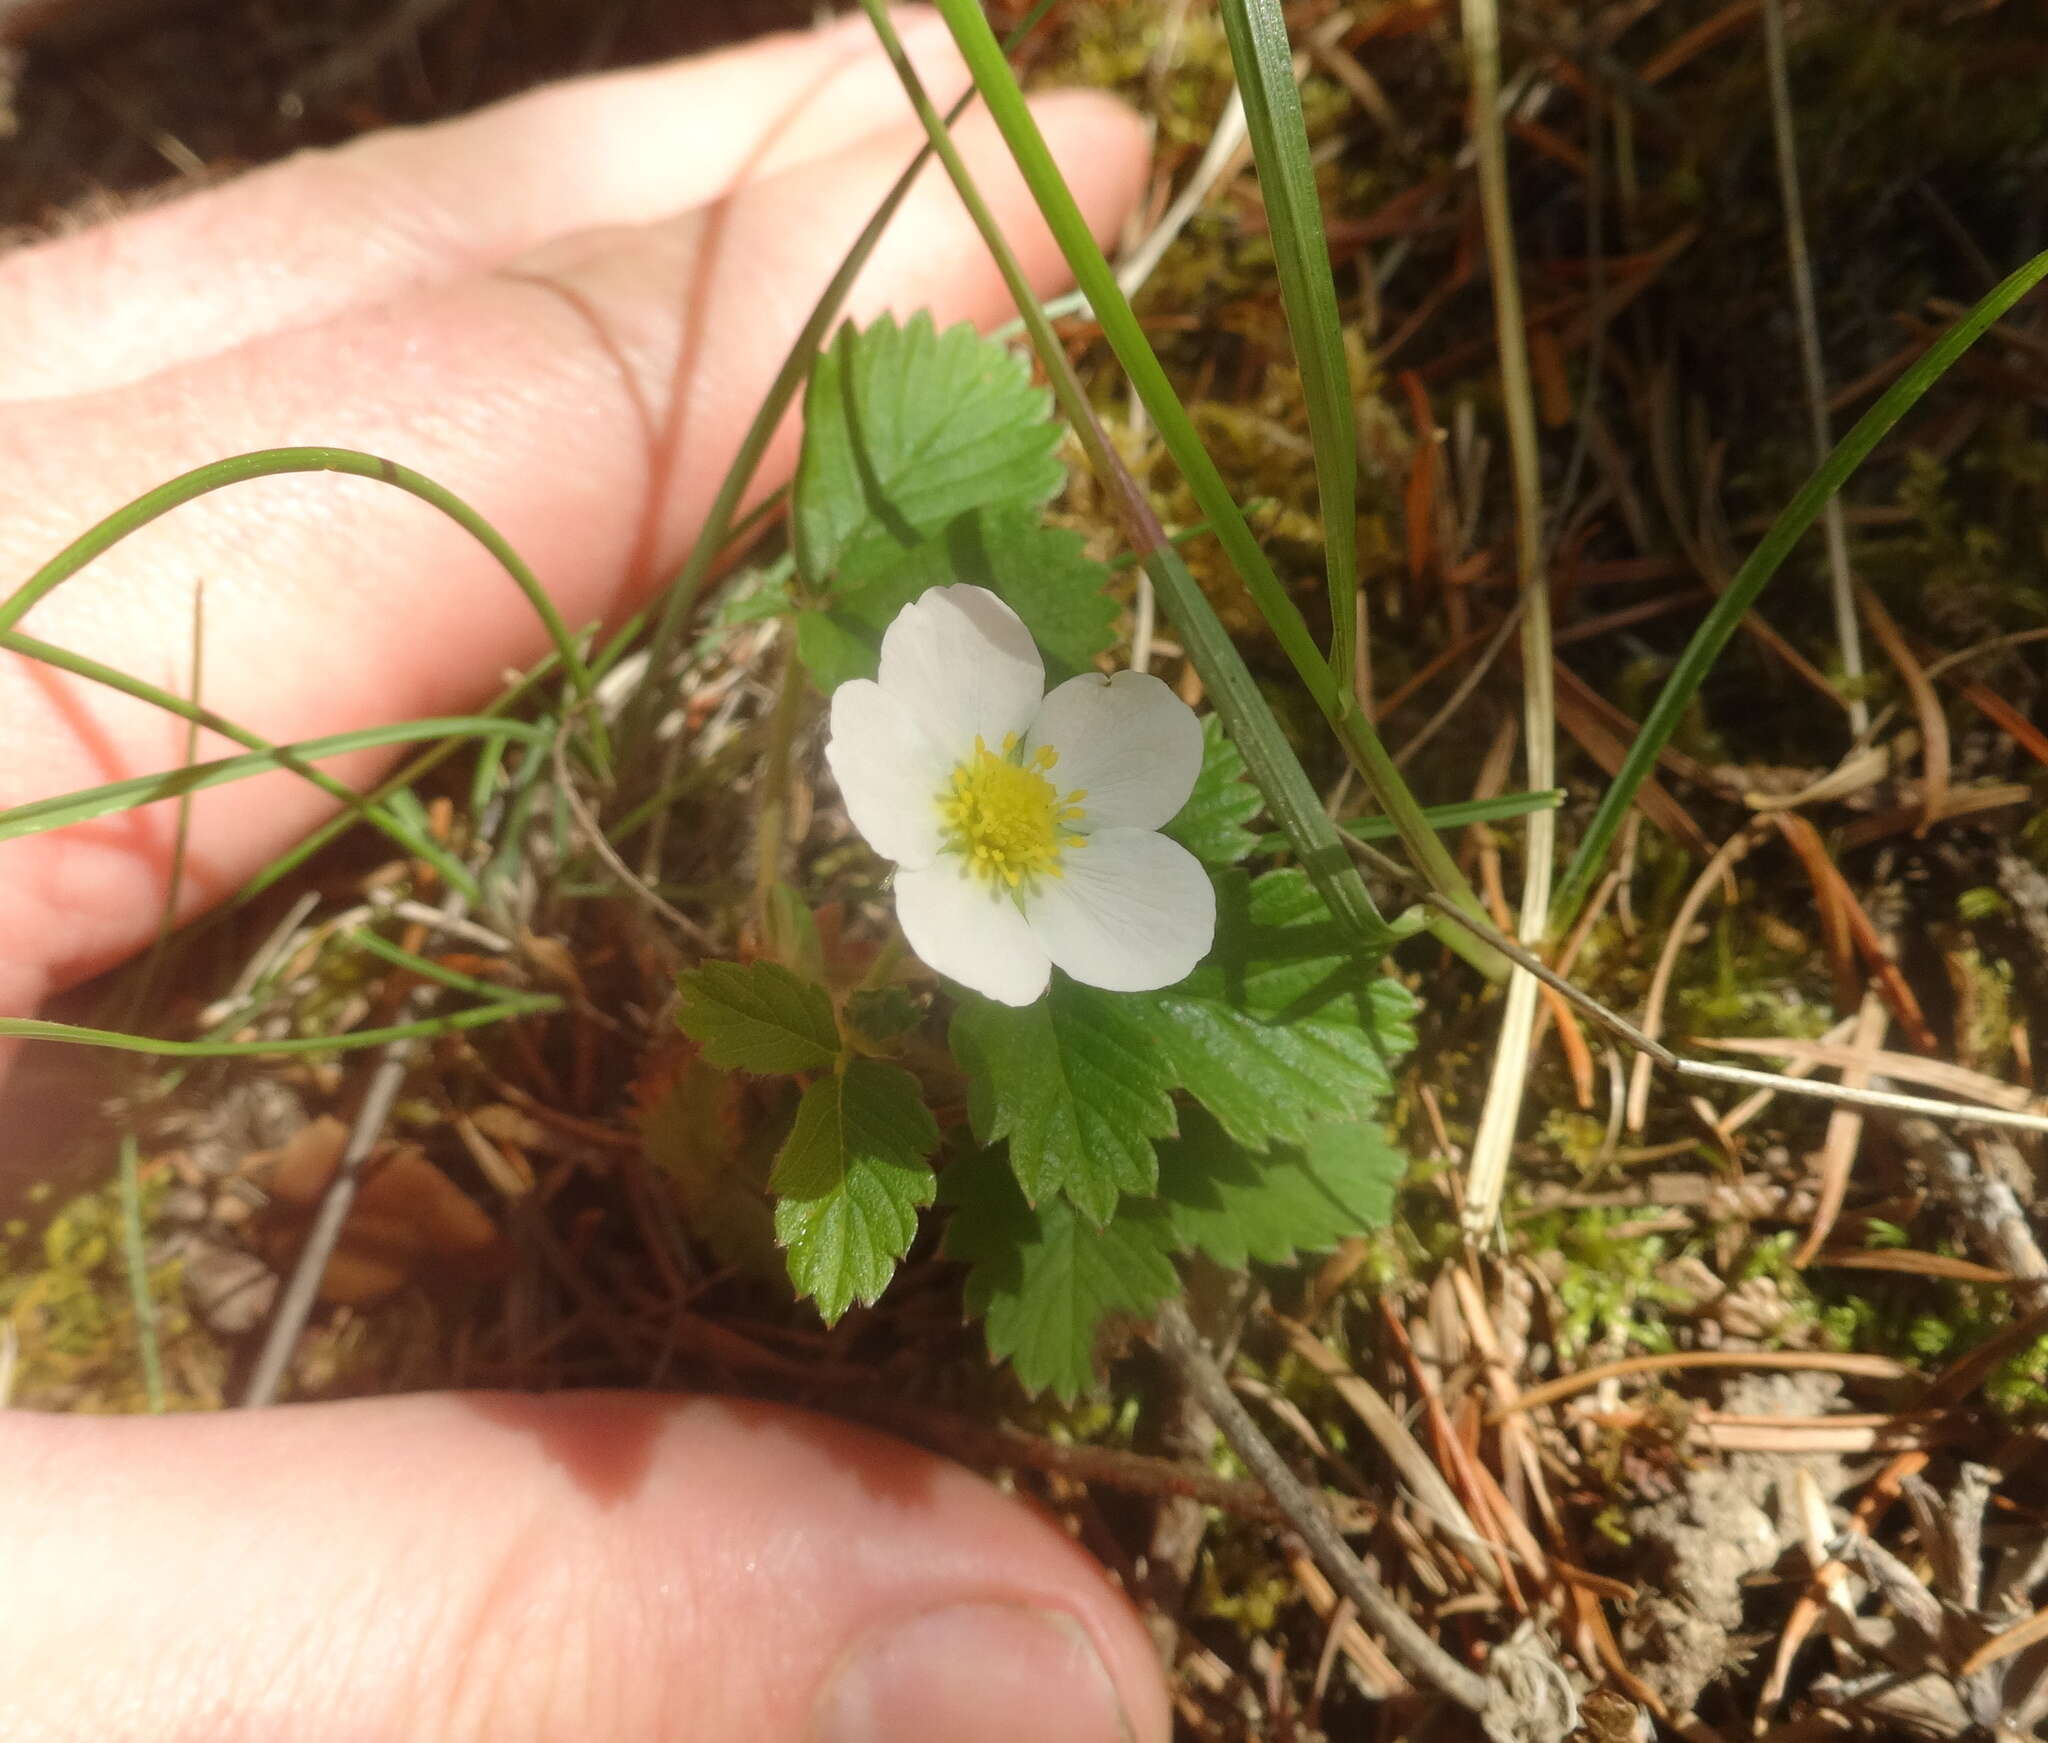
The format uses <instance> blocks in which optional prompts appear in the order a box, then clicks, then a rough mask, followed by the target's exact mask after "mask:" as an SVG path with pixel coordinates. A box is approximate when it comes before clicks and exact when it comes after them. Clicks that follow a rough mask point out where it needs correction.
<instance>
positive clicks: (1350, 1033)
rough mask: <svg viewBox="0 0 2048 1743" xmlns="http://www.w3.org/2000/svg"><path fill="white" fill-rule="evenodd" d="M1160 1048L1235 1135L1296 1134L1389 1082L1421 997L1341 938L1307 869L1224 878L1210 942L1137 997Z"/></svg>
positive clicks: (1269, 1137) (1291, 1137) (1257, 1139)
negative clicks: (1171, 977)
mask: <svg viewBox="0 0 2048 1743" xmlns="http://www.w3.org/2000/svg"><path fill="white" fill-rule="evenodd" d="M1132 1002H1133V1003H1134V1004H1136V1003H1140V1002H1142V1003H1143V1005H1144V1006H1145V1007H1146V1014H1145V1017H1144V1019H1143V1021H1144V1024H1145V1027H1146V1028H1147V1029H1148V1030H1149V1032H1150V1034H1151V1037H1152V1045H1153V1046H1154V1047H1155V1048H1156V1049H1157V1050H1158V1054H1159V1056H1160V1058H1161V1059H1162V1060H1163V1061H1164V1062H1165V1064H1166V1066H1167V1068H1168V1069H1169V1070H1171V1071H1172V1072H1173V1074H1174V1081H1175V1082H1177V1083H1181V1084H1184V1085H1185V1086H1186V1087H1187V1089H1188V1090H1189V1092H1190V1093H1191V1094H1193V1095H1194V1097H1195V1098H1196V1099H1197V1100H1198V1101H1200V1102H1201V1103H1202V1104H1203V1106H1205V1107H1206V1108H1208V1110H1209V1111H1210V1112H1211V1113H1213V1114H1214V1115H1215V1116H1216V1117H1217V1119H1218V1120H1220V1121H1221V1122H1222V1124H1223V1127H1224V1130H1226V1131H1227V1132H1229V1134H1230V1135H1231V1136H1232V1137H1233V1138H1235V1139H1237V1141H1238V1142H1239V1143H1241V1144H1249V1145H1252V1146H1253V1147H1254V1148H1263V1147H1264V1146H1265V1145H1267V1144H1269V1143H1272V1142H1274V1141H1275V1140H1280V1141H1283V1142H1288V1143H1301V1142H1303V1141H1304V1140H1306V1139H1307V1137H1308V1135H1309V1133H1310V1131H1311V1129H1312V1128H1313V1127H1314V1125H1315V1123H1316V1122H1317V1121H1318V1120H1331V1119H1344V1118H1354V1117H1356V1115H1357V1114H1358V1112H1359V1110H1361V1109H1363V1108H1365V1107H1368V1106H1370V1105H1371V1104H1372V1103H1373V1102H1374V1101H1375V1100H1376V1099H1377V1098H1378V1097H1380V1096H1382V1095H1384V1094H1386V1092H1387V1091H1388V1090H1389V1089H1390V1088H1391V1087H1392V1085H1393V1077H1392V1073H1391V1070H1390V1067H1391V1065H1392V1062H1393V1060H1394V1059H1395V1058H1396V1057H1397V1056H1398V1055H1399V1054H1401V1053H1404V1052H1406V1051H1407V1050H1408V1048H1410V1047H1412V1046H1413V1045H1414V1044H1415V1034H1414V1029H1413V1027H1412V1019H1413V1016H1414V1008H1415V1001H1414V999H1413V998H1412V997H1410V995H1409V993H1408V991H1407V989H1406V988H1404V987H1403V986H1402V985H1401V984H1400V983H1399V982H1398V981H1394V980H1389V979H1387V978H1385V977H1384V976H1382V975H1380V974H1379V973H1378V972H1377V969H1376V967H1375V965H1374V964H1373V963H1372V962H1370V961H1368V960H1366V959H1365V958H1364V957H1362V956H1358V955H1355V954H1353V953H1351V952H1350V951H1349V950H1348V949H1347V947H1346V935H1345V933H1344V932H1343V930H1342V928H1340V926H1339V925H1338V923H1337V921H1336V920H1335V919H1334V918H1332V916H1331V914H1330V911H1329V909H1328V908H1327V907H1325V906H1324V904H1323V899H1322V897H1321V896H1320V895H1318V894H1317V893H1316V890H1315V888H1314V886H1313V885H1311V884H1310V883H1309V881H1308V878H1307V877H1306V876H1305V875H1304V874H1303V873H1301V872H1299V871H1293V870H1290V871H1277V872H1269V873H1268V874H1267V875H1266V876H1264V877H1262V878H1260V879H1259V880H1258V881H1257V882H1253V881H1251V880H1250V879H1249V878H1247V877H1246V876H1245V874H1244V873H1243V872H1241V871H1230V872H1225V873H1223V874H1222V875H1221V876H1219V877H1218V878H1217V880H1216V945H1215V948H1214V949H1213V950H1212V951H1211V952H1210V953H1209V956H1208V958H1207V960H1205V961H1204V962H1203V963H1202V964H1201V966H1199V967H1198V968H1197V969H1196V970H1195V972H1194V973H1193V974H1191V975H1189V976H1188V978H1187V979H1186V980H1184V981H1182V982H1181V983H1180V984H1179V985H1178V986H1173V987H1168V988H1167V989H1166V990H1165V991H1163V992H1157V993H1143V994H1137V995H1133V997H1132Z"/></svg>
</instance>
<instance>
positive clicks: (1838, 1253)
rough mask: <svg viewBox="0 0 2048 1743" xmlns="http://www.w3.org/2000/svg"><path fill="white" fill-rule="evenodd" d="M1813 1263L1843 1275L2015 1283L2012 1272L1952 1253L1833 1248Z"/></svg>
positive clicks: (1904, 1248) (1995, 1283) (2000, 1284)
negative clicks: (1884, 1274)
mask: <svg viewBox="0 0 2048 1743" xmlns="http://www.w3.org/2000/svg"><path fill="white" fill-rule="evenodd" d="M1813 1263H1814V1264H1816V1265H1819V1266H1821V1267H1823V1268H1833V1269H1836V1270H1842V1271H1894V1272H1898V1273H1900V1274H1901V1275H1904V1276H1908V1277H1944V1278H1947V1279H1948V1280H1949V1281H1950V1282H1952V1283H1987V1284H1993V1285H1998V1286H2002V1285H2004V1284H2007V1283H2010V1282H2011V1281H2012V1280H2013V1274H2012V1273H2011V1272H2010V1271H2004V1270H2000V1269H1999V1268H1998V1267H1997V1266H1995V1265H1979V1264H1976V1263H1974V1262H1973V1261H1971V1260H1969V1259H1958V1258H1957V1257H1955V1255H1954V1254H1952V1253H1922V1252H1917V1251H1915V1250H1914V1249H1913V1248H1911V1247H1853V1248H1851V1247H1831V1248H1829V1249H1827V1250H1826V1251H1824V1252H1821V1253H1819V1254H1816V1255H1815V1257H1814V1260H1813Z"/></svg>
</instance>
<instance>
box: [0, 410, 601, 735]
mask: <svg viewBox="0 0 2048 1743" xmlns="http://www.w3.org/2000/svg"><path fill="white" fill-rule="evenodd" d="M288 472H341V473H346V474H347V475H348V476H350V477H353V478H368V479H372V480H374V481H375V482H377V483H379V484H389V485H391V486H393V487H394V488H396V489H399V490H402V491H404V492H406V494H407V495H409V496H416V497H418V498H419V499H420V500H421V501H422V502H424V503H426V504H428V505H429V506H430V507H432V508H437V509H439V510H440V511H441V513H443V514H444V515H446V516H447V517H448V518H449V519H450V520H452V521H453V522H455V524H456V525H457V526H459V527H461V528H462V530H463V531H464V532H466V533H468V534H469V535H470V537H471V538H473V539H475V540H476V541H477V543H478V544H480V545H482V546H483V548H484V549H485V550H487V551H488V552H490V554H491V555H492V556H493V557H495V558H496V559H497V561H498V565H499V567H501V568H502V569H503V570H504V571H505V573H506V574H507V575H509V576H511V577H512V580H513V582H514V584H515V585H516V586H517V587H518V588H519V591H520V592H521V593H523V594H525V595H526V601H527V603H528V604H529V605H531V606H532V607H533V610H534V614H535V615H536V616H537V617H538V618H539V619H540V620H541V622H542V623H543V624H544V625H545V626H546V628H547V632H548V636H549V638H550V639H551V640H552V641H553V642H554V644H555V652H556V654H557V655H558V656H559V657H560V659H561V662H562V667H563V669H564V670H565V671H566V672H567V673H568V674H569V681H570V682H571V683H572V684H574V685H575V687H576V692H577V694H578V695H579V696H580V697H582V699H583V700H584V701H585V702H586V703H587V702H590V701H592V700H593V680H592V678H591V675H590V668H589V666H588V665H587V664H585V662H584V659H583V653H582V650H581V649H580V648H579V647H578V646H577V645H576V639H575V638H574V637H573V636H571V635H570V633H569V626H568V625H567V624H566V623H564V622H563V621H562V614H561V613H560V612H559V611H557V610H556V609H555V602H554V601H553V600H552V599H551V598H549V597H548V591H547V589H546V588H545V587H543V586H542V585H541V584H540V578H539V577H538V576H537V575H535V574H534V572H533V571H532V570H531V569H529V568H528V567H527V566H526V560H525V559H524V558H523V557H521V556H520V555H519V553H518V552H517V551H515V550H514V549H513V548H512V546H511V545H510V544H509V543H508V542H507V541H506V539H505V536H504V535H503V534H502V533H500V532H499V531H498V529H497V528H496V527H494V526H492V525H491V523H490V522H489V521H487V520H485V519H484V517H483V516H482V515H480V514H479V513H477V511H476V510H475V509H473V508H471V507H470V506H469V504H468V503H466V502H464V501H463V500H462V499H461V498H460V497H459V496H457V495H455V493H454V492H453V491H450V490H446V489H444V488H442V486H440V485H438V484H436V483H435V482H434V481H433V480H432V479H431V478H428V477H427V476H426V475H425V474H423V473H419V472H415V471H413V469H412V468H411V467H409V466H401V465H399V464H398V462H397V461H395V460H386V459H383V458H382V457H381V456H379V455H376V454H364V453H360V452H358V451H357V450H356V449H353V448H318V447H315V448H264V449H261V450H259V451H258V452H256V453H253V454H237V455H235V456H233V457H232V458H230V459H226V460H216V461H214V462H213V463H212V464H211V465H208V466H199V467H195V468H194V469H193V470H192V471H190V472H186V473H183V474H181V475H180V476H179V477H176V478H173V479H171V480H170V481H169V482H168V483H165V484H159V485H158V486H157V487H156V488H155V489H154V490H151V491H148V492H145V493H144V494H143V495H141V496H138V497H137V498H136V499H135V500H134V501H133V502H131V503H129V504H128V505H127V506H126V507H125V508H119V509H116V510H115V511H114V512H113V513H112V514H110V515H108V516H107V518H106V519H105V520H103V521H101V522H100V523H99V524H98V525H97V526H95V527H93V528H92V529H91V530H90V531H88V532H86V533H84V534H82V535H81V536H80V537H78V538H76V539H73V540H72V541H71V543H70V544H68V545H66V546H65V547H64V549H63V550H61V551H59V552H58V553H57V555H56V556H54V557H52V558H51V559H50V560H49V561H48V562H47V563H45V564H44V565H43V566H42V567H41V568H40V569H38V570H37V571H36V572H35V573H34V574H33V575H31V576H30V577H29V578H28V579H27V580H26V581H24V582H23V583H22V584H21V585H20V586H19V587H17V588H16V589H15V590H14V591H13V593H11V594H10V595H8V597H7V598H6V599H4V600H0V631H5V630H12V629H13V628H14V626H15V625H16V624H18V623H19V622H20V621H21V620H22V618H23V617H24V616H26V615H27V613H28V612H29V610H30V609H31V608H32V607H33V606H34V605H35V603H36V602H37V601H38V600H39V599H42V598H43V597H44V596H45V595H47V594H49V593H50V592H52V591H54V590H55V589H56V588H58V587H60V586H62V585H63V583H64V582H66V581H68V580H70V579H71V577H72V576H74V575H76V574H77V573H78V572H79V570H81V569H83V568H84V567H85V566H86V565H87V564H88V563H90V562H92V561H93V560H94V559H95V558H97V557H100V556H103V555H104V554H105V553H106V552H107V551H109V550H111V549H112V548H113V547H114V546H115V545H117V544H119V543H120V542H121V540H123V539H125V538H126V537H127V536H128V535H129V534H130V533H132V532H134V531H135V530H136V529H137V528H138V527H144V526H147V525H148V524H149V523H150V522H151V521H153V520H157V519H160V518H161V517H162V516H164V515H167V514H169V513H170V512H171V510H172V509H174V508H180V507H182V506H183V505H184V504H186V503H188V502H191V501H193V500H195V499H196V498H198V497H201V496H205V495H208V494H209V493H210V492H212V491H216V490H223V489H225V488H227V487H228V486H229V485H231V484H241V483H243V482H245V481H246V480H248V479H251V478H274V477H276V476H278V475H279V474H281V473H288ZM585 715H586V719H587V723H588V725H589V728H590V731H591V734H592V740H593V743H594V744H595V745H596V746H597V750H598V757H599V761H600V764H601V765H602V766H608V765H609V761H610V750H609V747H608V745H607V742H606V739H605V736H604V725H603V722H602V721H601V720H600V719H599V718H598V711H597V710H596V709H595V708H589V709H586V710H585Z"/></svg>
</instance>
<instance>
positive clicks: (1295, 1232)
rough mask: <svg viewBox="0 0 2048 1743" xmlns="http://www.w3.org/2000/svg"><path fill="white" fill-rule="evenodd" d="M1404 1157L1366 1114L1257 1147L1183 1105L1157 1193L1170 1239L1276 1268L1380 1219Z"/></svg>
mask: <svg viewBox="0 0 2048 1743" xmlns="http://www.w3.org/2000/svg"><path fill="white" fill-rule="evenodd" d="M1406 1168H1407V1159H1406V1158H1405V1157H1404V1156H1402V1154H1401V1153H1400V1151H1398V1150H1396V1149H1395V1148H1394V1146H1393V1145H1392V1144H1391V1143H1389V1142H1388V1141H1387V1135H1386V1133H1385V1132H1384V1131H1383V1130H1382V1129H1381V1128H1380V1126H1379V1125H1378V1124H1377V1123H1375V1122H1373V1121H1370V1120H1330V1121H1324V1122H1321V1123H1319V1124H1317V1125H1315V1126H1313V1127H1311V1128H1310V1130H1309V1134H1308V1137H1307V1140H1306V1141H1305V1142H1304V1143H1302V1144H1301V1145H1300V1146H1299V1147H1296V1146H1294V1145H1283V1144H1276V1145H1275V1146H1274V1147H1273V1148H1272V1149H1271V1150H1268V1151H1266V1152H1264V1153H1263V1154H1260V1153H1258V1152H1256V1151H1252V1150H1247V1149H1246V1148H1244V1146H1243V1145H1241V1144H1238V1143H1235V1142H1233V1141H1232V1139H1231V1138H1230V1136H1229V1134H1228V1133H1226V1132H1225V1131H1224V1130H1223V1128H1222V1127H1221V1126H1219V1125H1217V1124H1216V1122H1215V1121H1214V1120H1213V1119H1211V1118H1210V1117H1209V1116H1208V1115H1207V1114H1204V1113H1202V1112H1200V1111H1199V1110H1196V1109H1190V1110H1189V1111H1188V1113H1187V1114H1186V1115H1184V1116H1183V1118H1182V1122H1181V1135H1180V1136H1179V1137H1178V1138H1177V1139H1174V1140H1172V1141H1171V1142H1168V1143H1164V1144H1161V1145H1160V1146H1159V1195H1160V1197H1161V1199H1163V1200H1164V1201H1165V1203H1166V1207H1167V1215H1168V1217H1169V1219H1170V1220H1171V1223H1172V1226H1173V1234H1174V1241H1175V1244H1176V1245H1177V1246H1180V1247H1194V1248H1199V1249H1200V1250H1201V1251H1202V1252H1204V1253H1206V1254H1208V1256H1209V1257H1210V1258H1212V1259H1214V1260H1215V1261H1216V1262H1217V1264H1219V1265H1225V1266H1228V1267H1229V1268H1230V1269H1232V1270H1242V1269H1243V1268H1244V1266H1245V1265H1247V1264H1248V1263H1250V1262H1251V1261H1252V1260H1254V1259H1256V1260H1258V1261H1260V1262H1261V1263H1263V1264H1269V1265H1284V1264H1287V1263H1288V1262H1290V1261H1291V1260H1292V1259H1293V1258H1294V1257H1295V1255H1296V1254H1297V1253H1326V1252H1328V1251H1329V1250H1330V1249H1331V1248H1332V1247H1334V1246H1335V1245H1336V1244H1337V1243H1338V1242H1339V1241H1341V1240H1344V1239H1346V1238H1347V1237H1349V1236H1351V1235H1356V1234H1362V1233H1364V1232H1365V1230H1367V1229H1373V1228H1379V1227H1381V1226H1382V1225H1384V1224H1385V1223H1386V1221H1387V1219H1388V1218H1389V1217H1391V1216H1392V1215H1393V1212H1394V1192H1395V1189H1396V1188H1397V1187H1398V1186H1399V1185H1400V1183H1401V1176H1402V1174H1403V1172H1404V1171H1405V1170H1406Z"/></svg>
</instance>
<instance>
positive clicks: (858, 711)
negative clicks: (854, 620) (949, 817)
mask: <svg viewBox="0 0 2048 1743" xmlns="http://www.w3.org/2000/svg"><path fill="white" fill-rule="evenodd" d="M953 760H954V759H952V758H949V757H948V756H947V755H946V754H945V753H944V752H943V751H942V750H940V748H939V747H938V746H937V745H936V744H934V743H933V742H932V740H931V738H930V736H929V735H928V734H927V733H926V732H925V731H924V729H923V728H922V727H920V726H919V725H918V723H917V720H916V717H915V716H914V715H913V714H912V712H911V710H910V709H908V708H906V707H905V706H904V705H903V704H902V703H901V702H899V701H897V699H896V698H895V697H893V696H891V695H889V694H888V693H887V692H886V691H885V690H883V688H882V687H881V685H879V684H873V683H870V682H869V681H868V680H867V679H866V678H854V679H851V680H849V681H848V682H846V683H844V684H841V685H840V686H839V688H838V689H836V690H834V691H833V692H832V733H831V736H830V737H829V738H828V739H826V741H825V761H826V762H827V763H829V764H830V765H831V768H832V778H833V779H834V780H836V781H837V782H838V783H839V795H840V797H841V798H843V799H844V800H845V801H846V813H847V815H848V816H849V817H851V818H852V819H853V826H854V828H856V829H858V830H859V831H860V832H861V834H862V835H863V836H865V837H866V839H867V843H868V845H869V846H870V847H872V848H873V849H874V850H875V851H876V852H877V853H879V854H880V855H881V856H882V857H883V858H884V859H893V860H895V861H896V862H897V863H898V864H899V865H907V866H920V865H930V864H931V862H932V861H933V860H934V859H936V858H937V857H938V852H939V843H940V840H941V839H942V832H941V828H940V821H939V794H940V792H941V790H942V789H943V788H944V787H945V785H946V782H947V779H948V778H949V777H950V775H951V773H952V767H953Z"/></svg>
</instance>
